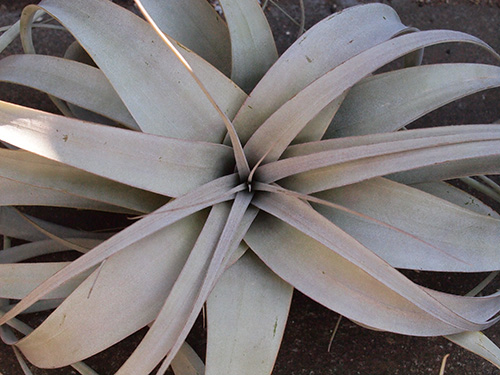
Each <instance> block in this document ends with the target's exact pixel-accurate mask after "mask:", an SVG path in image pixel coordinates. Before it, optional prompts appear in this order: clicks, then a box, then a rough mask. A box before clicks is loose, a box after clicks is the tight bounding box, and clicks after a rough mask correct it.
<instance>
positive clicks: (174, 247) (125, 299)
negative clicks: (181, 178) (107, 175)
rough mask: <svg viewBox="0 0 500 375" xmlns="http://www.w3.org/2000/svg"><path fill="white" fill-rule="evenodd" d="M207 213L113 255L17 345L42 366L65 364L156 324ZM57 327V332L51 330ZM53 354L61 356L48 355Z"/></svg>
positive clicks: (190, 218)
mask: <svg viewBox="0 0 500 375" xmlns="http://www.w3.org/2000/svg"><path fill="white" fill-rule="evenodd" d="M204 216H205V215H203V214H197V215H192V216H189V217H187V218H185V219H183V220H181V221H179V222H177V223H175V224H172V225H170V226H169V227H167V228H164V229H162V230H160V231H158V232H156V233H154V234H152V235H150V236H148V237H145V238H144V239H141V240H138V241H137V242H135V243H134V244H132V245H129V246H127V247H126V248H124V249H122V250H121V251H120V252H119V253H118V254H115V255H113V256H111V257H110V258H108V259H107V260H106V261H105V262H104V263H103V264H102V266H101V267H100V268H99V269H98V270H96V271H94V273H93V274H92V275H90V276H89V277H88V278H87V279H86V280H85V281H84V282H83V283H82V284H81V285H80V286H79V287H78V288H77V289H76V290H75V292H73V293H72V294H71V295H70V296H69V297H68V298H67V299H66V300H65V301H64V302H63V303H62V304H61V306H60V307H59V308H58V309H57V310H56V311H55V312H53V313H52V314H51V315H50V316H49V317H48V318H47V319H46V320H45V321H44V322H43V323H42V324H41V325H40V326H39V327H38V328H37V329H35V331H34V332H33V333H31V334H30V335H28V336H26V337H25V338H23V339H22V340H21V341H20V342H19V343H18V344H17V347H19V349H21V351H22V352H23V354H24V355H25V356H26V357H27V358H28V359H29V360H30V362H32V363H33V364H35V365H36V366H38V367H60V366H65V365H68V364H71V363H73V362H76V361H79V360H82V359H84V358H87V357H89V356H91V355H93V354H95V353H98V352H100V351H102V350H104V349H106V348H107V347H109V346H111V345H113V344H114V343H116V342H118V341H119V340H121V339H123V338H125V337H127V336H128V335H130V334H131V333H133V332H135V331H137V330H139V329H141V328H142V327H144V326H146V325H147V324H149V323H150V322H152V321H153V320H154V319H155V318H156V315H157V314H158V312H159V310H160V308H161V306H162V304H163V300H164V298H165V297H164V296H165V295H167V294H168V293H169V291H170V289H171V288H172V286H173V284H174V282H175V280H176V279H177V277H178V275H179V273H180V271H181V269H182V267H183V265H184V263H185V262H186V259H187V257H188V255H189V252H190V251H191V249H192V247H193V245H194V242H195V240H196V237H197V236H198V234H199V232H200V230H201V227H202V225H203V220H204ZM139 250H140V251H139ZM144 285H147V286H148V287H147V288H144ZM55 331H56V332H58V334H57V335H51V334H50V332H55ZM103 331H106V332H107V334H106V335H103V334H102V332H103ZM53 352H57V353H58V355H57V356H52V355H49V353H53Z"/></svg>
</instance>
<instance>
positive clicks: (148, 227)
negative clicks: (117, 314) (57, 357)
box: [0, 174, 245, 325]
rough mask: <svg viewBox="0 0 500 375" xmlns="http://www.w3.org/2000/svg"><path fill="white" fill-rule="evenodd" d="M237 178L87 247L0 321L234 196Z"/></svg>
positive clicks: (238, 188)
mask: <svg viewBox="0 0 500 375" xmlns="http://www.w3.org/2000/svg"><path fill="white" fill-rule="evenodd" d="M237 181H238V180H237V175H235V174H232V175H229V176H226V177H222V178H220V179H217V180H215V181H212V182H211V183H209V184H207V185H203V186H202V187H200V188H199V189H197V190H195V191H193V192H191V193H189V194H186V195H184V196H182V197H179V198H177V199H175V200H173V201H171V202H169V203H167V204H166V205H165V206H163V207H161V208H160V209H158V210H156V211H154V212H152V213H151V214H149V215H147V216H146V217H144V218H143V219H141V220H139V221H138V222H136V223H135V224H132V225H131V226H129V227H127V228H126V229H124V230H122V231H121V232H120V233H118V234H116V235H115V236H113V237H112V238H110V239H109V240H107V241H105V242H104V243H102V244H101V245H99V246H97V247H95V248H94V249H93V250H92V251H89V252H88V253H86V254H84V255H83V256H81V257H80V258H78V259H77V260H75V261H73V262H72V263H71V264H69V265H68V266H67V267H65V268H63V269H62V270H61V271H59V272H58V273H56V274H55V275H54V276H53V277H51V278H50V279H48V280H47V281H46V282H44V283H43V284H41V285H40V286H39V287H37V288H36V289H35V290H33V292H31V293H30V294H29V295H28V296H26V298H24V299H23V300H21V301H20V302H19V303H18V304H17V305H16V307H14V308H13V309H12V310H10V311H9V312H8V313H7V314H6V315H5V316H4V317H3V318H1V319H0V325H2V324H5V322H6V321H7V320H9V319H11V318H13V317H15V316H16V315H17V314H19V313H21V312H22V311H23V310H25V309H26V308H28V307H29V306H31V305H32V304H33V303H35V302H36V301H38V300H39V299H40V298H41V297H43V296H44V295H45V294H47V293H50V292H51V291H52V290H54V289H55V288H57V287H59V286H60V285H62V284H63V283H64V282H66V281H67V280H70V279H71V278H73V277H74V276H76V275H78V274H80V273H81V272H83V271H85V270H87V269H89V268H91V267H93V266H95V265H97V264H99V263H101V262H102V261H103V260H105V259H106V258H109V257H110V256H112V255H113V254H115V253H117V252H119V251H121V250H123V249H125V248H127V247H128V246H130V245H132V244H134V243H136V242H137V241H139V240H141V239H142V238H145V237H147V236H148V235H150V234H153V233H155V232H157V231H159V230H161V229H163V228H165V227H167V226H169V225H171V224H173V223H175V222H177V221H179V220H181V219H183V218H185V217H187V216H189V215H191V214H193V213H195V212H197V211H200V210H202V209H204V208H206V207H209V206H212V205H214V204H216V203H220V202H224V201H227V200H230V199H233V198H234V195H235V194H236V193H237V192H238V191H241V190H244V189H245V186H244V185H238V186H236V184H237ZM234 186H236V188H235V187H234Z"/></svg>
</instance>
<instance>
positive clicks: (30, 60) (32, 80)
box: [0, 55, 139, 130]
mask: <svg viewBox="0 0 500 375" xmlns="http://www.w3.org/2000/svg"><path fill="white" fill-rule="evenodd" d="M0 81H5V82H11V83H16V84H20V85H24V86H28V87H32V88H35V89H37V90H40V91H43V92H45V93H47V94H50V95H53V96H56V97H57V98H59V99H62V100H65V101H68V102H71V103H73V104H75V105H77V106H80V107H83V108H86V109H88V110H90V111H93V112H96V113H99V114H101V115H102V116H105V117H108V118H110V119H112V120H115V121H117V122H118V123H121V124H123V125H125V126H127V127H129V128H131V129H136V130H137V129H139V127H138V126H137V124H136V122H135V120H134V119H133V118H132V116H131V115H130V113H129V112H128V110H127V108H126V107H125V105H124V104H123V102H122V101H121V100H120V98H119V97H118V95H117V94H116V92H115V90H114V89H113V87H112V86H111V85H110V84H109V82H108V80H107V79H106V77H105V76H104V74H102V72H101V71H100V70H99V69H96V68H94V67H91V66H89V65H86V64H82V63H79V62H76V61H71V60H66V59H62V58H58V57H52V56H44V55H12V56H8V57H6V58H4V59H2V60H0Z"/></svg>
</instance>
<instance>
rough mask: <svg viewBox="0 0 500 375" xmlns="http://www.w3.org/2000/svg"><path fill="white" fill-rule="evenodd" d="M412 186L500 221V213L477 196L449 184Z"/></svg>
mask: <svg viewBox="0 0 500 375" xmlns="http://www.w3.org/2000/svg"><path fill="white" fill-rule="evenodd" d="M410 186H411V187H413V188H416V189H418V190H421V191H424V192H426V193H429V194H432V195H434V196H435V197H438V198H441V199H444V200H446V201H448V202H451V203H453V204H456V205H458V206H460V207H462V208H466V209H467V210H470V211H473V212H476V213H478V214H481V215H486V216H489V217H493V218H495V219H500V214H499V213H498V212H496V211H495V210H493V209H492V208H491V207H490V206H488V205H486V204H485V203H483V202H482V201H480V200H479V199H478V198H477V197H476V196H474V195H473V194H470V193H468V192H466V191H464V190H461V189H459V188H457V187H455V186H453V185H451V184H449V183H447V182H441V181H438V182H435V181H434V182H423V183H420V184H413V185H410Z"/></svg>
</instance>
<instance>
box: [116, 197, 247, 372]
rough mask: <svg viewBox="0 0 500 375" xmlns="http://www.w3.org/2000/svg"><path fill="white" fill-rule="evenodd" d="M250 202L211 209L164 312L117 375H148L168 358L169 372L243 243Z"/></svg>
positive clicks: (239, 199)
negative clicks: (230, 258) (226, 265)
mask: <svg viewBox="0 0 500 375" xmlns="http://www.w3.org/2000/svg"><path fill="white" fill-rule="evenodd" d="M251 198H252V194H249V193H247V192H241V193H239V194H237V195H236V198H235V200H234V202H233V204H232V207H231V209H230V210H228V208H227V207H224V206H221V205H219V206H216V207H214V208H212V212H213V213H211V215H210V216H209V218H208V219H207V223H206V225H205V227H204V228H203V230H202V233H201V234H200V237H199V239H198V242H197V244H196V245H195V248H194V249H193V250H192V252H191V255H190V257H189V259H188V261H187V262H186V265H185V267H184V269H183V271H182V272H181V274H180V275H179V278H178V280H177V281H176V284H175V285H174V287H173V288H172V291H171V292H170V294H169V296H168V298H167V300H166V302H165V304H164V306H163V308H162V310H161V311H160V313H159V314H158V317H157V318H156V320H155V322H154V323H153V325H152V326H151V329H150V330H149V331H148V333H147V334H146V336H145V338H144V339H143V341H141V343H140V344H139V346H138V347H137V349H136V350H135V351H134V353H133V354H132V355H131V356H130V357H129V358H128V359H127V361H126V362H125V364H124V365H123V366H122V367H121V368H120V370H119V371H118V372H117V375H122V374H131V373H139V374H145V373H149V372H150V371H151V370H153V369H154V367H155V366H156V365H157V364H158V363H159V362H160V361H161V360H162V358H163V357H165V356H166V359H165V361H164V362H163V364H162V366H161V367H160V369H159V371H158V372H159V374H163V373H164V372H165V371H166V370H167V369H168V367H169V365H170V363H171V361H172V359H173V357H174V356H175V354H176V353H177V351H178V350H179V348H180V346H181V345H182V343H183V342H184V340H185V338H186V337H187V334H188V333H189V331H190V329H191V327H192V325H193V324H194V322H195V320H196V318H197V316H198V314H199V312H200V310H201V308H202V307H203V304H204V303H205V301H206V299H207V298H208V295H209V293H210V291H211V290H212V288H213V286H214V284H215V282H216V280H217V277H218V276H219V275H220V274H219V271H220V270H221V269H222V268H223V267H224V260H225V259H226V257H227V255H228V254H229V253H230V252H232V251H233V250H235V249H236V247H237V246H238V245H239V243H240V241H241V238H237V237H239V236H238V231H237V229H238V226H239V225H240V223H241V221H242V219H243V217H244V215H245V211H246V208H247V207H248V205H249V204H250V200H251ZM221 219H222V220H221Z"/></svg>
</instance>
